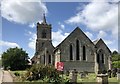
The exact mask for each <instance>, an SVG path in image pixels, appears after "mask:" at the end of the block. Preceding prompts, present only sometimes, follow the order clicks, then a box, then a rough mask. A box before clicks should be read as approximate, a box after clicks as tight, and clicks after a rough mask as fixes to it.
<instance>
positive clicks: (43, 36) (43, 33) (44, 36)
mask: <svg viewBox="0 0 120 84" xmlns="http://www.w3.org/2000/svg"><path fill="white" fill-rule="evenodd" d="M42 38H46V31H45V30H43V32H42Z"/></svg>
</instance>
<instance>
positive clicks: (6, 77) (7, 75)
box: [2, 71, 13, 82]
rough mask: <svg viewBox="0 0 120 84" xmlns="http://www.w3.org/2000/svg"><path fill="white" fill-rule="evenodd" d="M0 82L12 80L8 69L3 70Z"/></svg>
mask: <svg viewBox="0 0 120 84" xmlns="http://www.w3.org/2000/svg"><path fill="white" fill-rule="evenodd" d="M2 82H13V78H12V76H11V74H10V73H9V71H3V76H2Z"/></svg>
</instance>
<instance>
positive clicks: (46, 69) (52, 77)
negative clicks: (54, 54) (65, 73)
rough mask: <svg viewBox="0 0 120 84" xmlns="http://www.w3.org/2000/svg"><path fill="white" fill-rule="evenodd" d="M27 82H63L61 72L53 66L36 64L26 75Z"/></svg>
mask: <svg viewBox="0 0 120 84" xmlns="http://www.w3.org/2000/svg"><path fill="white" fill-rule="evenodd" d="M24 79H25V80H29V81H32V80H39V79H41V80H43V82H62V78H61V77H60V72H59V71H57V70H56V69H55V68H54V67H53V66H51V65H46V66H44V65H42V64H35V65H33V66H32V67H31V68H30V69H29V70H28V71H27V73H26V74H25V77H24Z"/></svg>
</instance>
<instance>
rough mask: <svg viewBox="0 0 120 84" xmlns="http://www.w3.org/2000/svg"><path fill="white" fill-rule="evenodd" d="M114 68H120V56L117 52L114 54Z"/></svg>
mask: <svg viewBox="0 0 120 84" xmlns="http://www.w3.org/2000/svg"><path fill="white" fill-rule="evenodd" d="M112 66H113V68H120V54H119V53H118V52H117V51H113V53H112Z"/></svg>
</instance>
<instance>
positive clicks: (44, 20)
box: [42, 13, 47, 24]
mask: <svg viewBox="0 0 120 84" xmlns="http://www.w3.org/2000/svg"><path fill="white" fill-rule="evenodd" d="M42 23H43V24H47V22H46V17H45V13H44V14H43V22H42Z"/></svg>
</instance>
